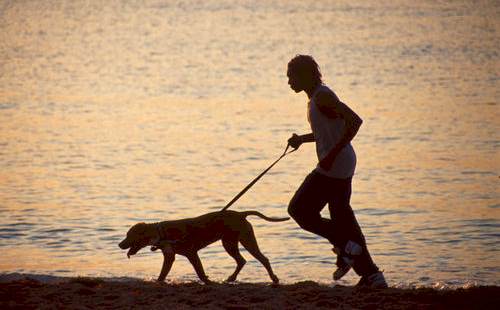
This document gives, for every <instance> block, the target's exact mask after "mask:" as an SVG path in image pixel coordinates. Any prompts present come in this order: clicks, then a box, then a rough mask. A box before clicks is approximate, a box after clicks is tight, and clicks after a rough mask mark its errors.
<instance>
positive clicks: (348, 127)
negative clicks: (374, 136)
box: [316, 92, 363, 170]
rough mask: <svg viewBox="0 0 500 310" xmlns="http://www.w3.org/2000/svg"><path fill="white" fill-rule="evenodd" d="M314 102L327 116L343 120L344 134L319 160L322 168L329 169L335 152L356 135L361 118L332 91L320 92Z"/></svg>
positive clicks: (335, 155) (361, 121) (335, 154)
mask: <svg viewBox="0 0 500 310" xmlns="http://www.w3.org/2000/svg"><path fill="white" fill-rule="evenodd" d="M316 102H317V105H318V108H319V110H320V111H321V112H322V113H324V114H325V115H327V116H328V117H332V118H333V117H340V118H342V119H343V120H344V121H345V132H344V135H343V136H342V138H341V139H340V141H339V142H338V143H337V145H335V146H334V147H333V149H332V150H331V151H330V153H328V155H327V156H326V157H325V158H324V159H322V160H321V162H320V166H321V167H322V168H323V169H326V170H329V169H330V167H331V166H332V164H333V161H334V160H335V157H337V154H338V153H339V152H340V151H341V150H342V149H343V148H344V147H345V146H346V145H347V144H348V143H349V142H351V140H352V139H353V138H354V137H355V136H356V134H357V133H358V130H359V127H361V124H362V123H363V120H362V119H361V118H360V117H359V116H358V115H357V114H356V113H355V112H354V111H353V110H351V109H350V108H349V107H348V106H347V105H346V104H345V103H343V102H341V101H340V100H339V99H338V97H337V96H336V95H335V94H334V93H330V92H321V93H319V94H318V95H317V97H316Z"/></svg>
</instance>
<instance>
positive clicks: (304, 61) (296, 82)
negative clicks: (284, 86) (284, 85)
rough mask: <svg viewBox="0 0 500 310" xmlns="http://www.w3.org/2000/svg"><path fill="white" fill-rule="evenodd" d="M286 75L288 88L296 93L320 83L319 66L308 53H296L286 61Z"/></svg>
mask: <svg viewBox="0 0 500 310" xmlns="http://www.w3.org/2000/svg"><path fill="white" fill-rule="evenodd" d="M286 75H287V76H288V84H289V85H290V88H292V89H293V90H294V91H295V92H297V93H298V92H301V91H303V90H307V89H312V88H314V87H315V86H316V85H318V84H321V83H322V80H321V72H320V70H319V66H318V64H317V63H316V61H315V60H314V58H312V56H309V55H297V56H295V57H294V58H292V60H290V62H288V69H287V72H286Z"/></svg>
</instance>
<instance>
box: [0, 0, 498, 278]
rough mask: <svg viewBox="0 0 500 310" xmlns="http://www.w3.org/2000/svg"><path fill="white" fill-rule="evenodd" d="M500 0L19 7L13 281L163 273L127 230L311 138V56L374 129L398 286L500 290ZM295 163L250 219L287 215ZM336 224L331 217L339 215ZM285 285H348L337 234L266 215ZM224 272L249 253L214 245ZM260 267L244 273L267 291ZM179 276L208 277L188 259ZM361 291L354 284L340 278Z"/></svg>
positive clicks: (223, 193) (8, 256)
mask: <svg viewBox="0 0 500 310" xmlns="http://www.w3.org/2000/svg"><path fill="white" fill-rule="evenodd" d="M499 17H500V6H499V4H498V2H496V1H440V2H438V3H435V2H434V1H419V2H418V3H414V2H413V1H395V2H394V1H377V2H373V1H320V3H318V2H313V1H286V2H282V3H272V2H271V1H259V2H257V3H254V2H253V1H227V2H226V1H204V2H197V1H193V2H190V1H179V2H177V1H146V2H145V3H143V2H129V1H110V2H106V4H104V3H101V2H97V1H71V2H70V1H68V2H59V1H33V2H17V1H1V2H0V42H2V43H1V44H0V167H1V172H0V248H1V251H2V255H1V256H0V272H2V273H10V272H26V273H41V274H50V275H99V276H111V277H122V276H132V277H145V278H149V277H156V276H157V274H158V272H159V270H160V264H161V255H159V254H157V253H149V252H147V251H143V252H141V253H142V254H140V255H138V256H137V257H133V259H131V260H127V259H126V256H125V253H123V251H121V250H120V249H118V247H117V243H118V242H119V240H121V239H122V238H123V237H124V235H125V233H126V231H127V229H128V227H129V226H130V225H132V224H134V223H135V222H138V221H146V222H152V221H160V220H168V219H180V218H185V217H191V216H196V215H199V214H202V213H205V212H209V211H213V210H218V209H219V208H221V207H222V206H223V205H224V204H225V203H226V202H228V201H229V200H230V199H231V198H232V197H233V196H234V195H235V194H236V193H238V192H239V191H240V189H241V188H243V187H244V186H245V185H246V184H247V183H248V182H249V181H250V180H252V179H253V178H254V177H255V176H256V175H257V174H259V173H260V172H261V171H262V170H263V169H264V168H265V167H267V166H268V165H269V164H270V163H271V162H272V161H274V160H275V159H276V158H277V157H278V156H279V155H280V154H281V152H282V151H283V148H284V146H285V142H286V139H287V138H288V137H289V136H290V135H291V133H292V132H300V133H302V132H306V131H308V124H307V121H306V116H305V109H306V97H305V95H303V94H300V95H296V94H295V93H293V92H292V91H291V90H290V89H289V88H288V85H287V80H286V76H285V73H286V72H285V69H286V64H287V62H288V60H289V59H290V58H291V57H292V56H294V55H295V54H297V53H309V54H312V55H314V56H315V58H316V59H317V60H318V62H319V63H320V65H321V67H322V71H323V75H324V78H325V81H326V82H327V83H328V84H329V85H331V86H332V88H333V89H334V90H335V91H336V92H337V94H338V95H339V97H340V98H341V99H342V100H343V101H345V102H347V103H348V104H349V105H350V106H351V107H352V108H353V109H354V110H356V111H357V112H358V114H359V115H361V117H362V118H363V119H364V124H363V127H362V128H361V130H360V132H359V133H358V136H357V137H356V139H355V140H354V142H353V144H354V146H355V148H356V150H357V154H358V167H357V172H356V176H355V179H354V185H353V186H354V192H353V197H352V205H353V208H354V210H355V212H356V214H357V216H358V219H359V222H360V223H361V225H362V227H363V229H364V232H365V235H366V237H367V240H368V244H369V247H370V250H371V252H372V255H373V257H374V260H375V261H376V263H377V264H378V265H379V267H380V268H381V269H384V270H385V274H386V277H387V279H388V281H389V282H390V284H391V285H402V286H408V285H409V286H413V285H415V286H419V285H425V286H429V285H436V286H440V285H458V286H461V285H468V284H494V285H500V277H499V271H500V263H499V259H498V255H499V253H498V252H499V249H500V248H499V246H498V244H499V241H500V238H499V237H500V211H499V207H500V195H499V193H500V191H499V168H500V167H499V162H500V157H499V146H500V139H499V135H498V132H500V117H499V108H498V105H499V102H498V98H500V91H499V90H500V87H499V86H500V85H499V70H498V68H499V58H500V57H499V52H498V50H499V41H500V40H499V39H500V38H499V31H500V22H499V21H500V18H499ZM315 164H316V163H315V153H314V148H313V146H312V145H305V146H303V147H302V148H301V149H300V151H298V152H295V153H293V154H292V155H290V156H289V157H286V158H285V159H283V161H282V162H280V163H279V164H278V165H277V166H276V167H275V168H273V170H271V172H270V173H268V175H266V176H265V177H264V178H263V179H262V180H261V181H260V182H259V183H257V184H256V185H255V186H254V188H252V189H251V190H250V191H249V192H248V193H247V194H246V195H245V196H243V198H241V200H239V201H238V202H237V204H235V205H234V206H233V207H232V208H233V209H234V210H259V211H261V212H263V213H265V214H266V215H269V216H284V215H286V207H287V204H288V201H289V200H290V198H291V196H292V195H293V193H294V191H295V189H296V188H297V187H298V185H299V184H300V182H301V181H302V179H303V178H304V177H305V175H306V174H307V173H308V172H309V171H310V170H311V169H313V167H314V165H315ZM326 215H327V214H326V213H325V216H326ZM250 221H251V222H252V223H253V225H254V228H255V230H256V234H257V238H258V241H259V244H260V247H261V249H262V251H263V252H264V253H265V254H266V255H267V256H268V257H269V258H270V260H271V263H272V265H273V267H274V269H275V271H276V273H277V275H278V276H279V277H280V278H281V279H282V280H283V281H285V282H295V281H300V280H315V281H320V282H327V283H328V282H330V281H331V272H332V271H333V269H334V265H333V262H334V259H333V256H332V253H331V250H330V247H329V245H328V243H327V242H325V241H324V240H322V239H320V238H318V237H316V236H314V235H312V234H309V233H307V232H305V231H303V230H301V229H300V228H298V226H297V225H296V224H295V223H294V222H293V221H288V222H284V223H269V222H264V221H262V220H260V219H258V218H250ZM200 254H201V257H202V261H203V263H204V265H205V269H206V271H207V273H208V274H209V275H210V276H211V278H213V279H216V280H222V279H224V278H225V277H226V276H227V275H229V274H230V273H231V272H232V270H233V268H234V262H233V260H232V259H231V258H230V257H229V256H228V255H227V254H226V253H225V252H224V250H223V248H222V246H221V245H220V244H214V245H212V246H209V247H207V248H205V249H204V250H202V251H201V253H200ZM243 255H244V256H245V257H246V258H247V259H248V261H249V262H248V264H247V266H246V267H245V268H244V269H243V271H242V273H241V274H240V277H239V279H240V280H242V281H253V282H262V281H267V280H268V278H267V275H266V273H265V270H264V268H262V266H260V264H259V263H258V262H257V261H256V260H254V259H253V258H252V259H251V257H250V255H249V254H248V253H246V252H245V251H243ZM169 277H170V278H173V279H180V280H186V279H188V280H189V279H196V276H195V275H194V272H193V271H192V267H191V266H190V265H189V263H188V262H187V260H185V259H182V258H181V259H178V260H177V261H176V263H175V265H174V267H173V270H172V272H171V275H170V276H169ZM356 281H357V277H356V276H355V275H354V273H352V272H351V273H350V274H348V276H346V277H345V279H344V280H342V281H341V282H340V283H341V284H349V285H350V284H353V283H355V282H356Z"/></svg>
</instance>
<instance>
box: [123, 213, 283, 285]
mask: <svg viewBox="0 0 500 310" xmlns="http://www.w3.org/2000/svg"><path fill="white" fill-rule="evenodd" d="M249 215H256V216H258V217H260V218H262V219H264V220H266V221H269V222H281V221H287V220H289V219H290V218H289V217H287V218H270V217H267V216H265V215H264V214H262V213H260V212H258V211H245V212H237V211H218V212H211V213H207V214H204V215H201V216H198V217H195V218H188V219H182V220H176V221H164V222H159V223H151V224H146V223H138V224H135V225H134V226H132V227H131V228H130V229H129V231H128V232H127V237H126V238H125V239H124V240H123V241H122V242H120V243H119V244H118V246H119V247H120V248H121V249H122V250H126V249H129V250H128V252H127V257H128V258H130V256H131V255H134V254H136V253H137V252H139V250H141V249H142V248H144V247H147V246H151V251H156V250H157V249H161V251H162V253H163V266H162V268H161V272H160V275H159V276H158V281H160V282H163V281H164V280H165V278H166V277H167V275H168V273H169V272H170V269H171V268H172V264H173V263H174V260H175V255H176V254H179V255H183V256H186V257H187V259H188V260H189V262H190V263H191V264H192V265H193V267H194V270H195V271H196V274H197V275H198V277H199V278H200V280H201V281H203V282H204V283H206V284H210V283H211V281H210V280H209V279H208V277H207V276H206V274H205V271H204V270H203V266H202V264H201V261H200V258H199V256H198V251H199V250H200V249H202V248H204V247H206V246H208V245H209V244H211V243H214V242H215V241H218V240H222V245H223V247H224V249H225V250H226V252H227V253H228V254H229V255H230V256H231V257H233V258H234V260H235V261H236V269H235V270H234V272H233V274H231V275H230V276H229V277H228V278H227V280H226V281H227V282H233V281H235V280H236V277H237V276H238V273H239V272H240V271H241V269H242V268H243V266H244V265H245V263H246V260H245V259H244V258H243V256H241V254H240V251H239V249H238V242H240V243H241V244H242V245H243V246H244V247H245V249H247V250H248V252H250V254H252V255H253V256H254V257H255V258H256V259H257V260H258V261H260V262H261V263H262V265H264V267H265V268H266V270H267V272H268V274H269V276H270V277H271V280H272V281H273V283H275V284H277V283H279V279H278V277H277V276H276V275H275V274H274V272H273V270H272V268H271V264H270V263H269V260H268V259H267V258H266V257H265V256H264V255H263V254H262V253H261V252H260V249H259V246H258V245H257V240H256V239H255V234H254V232H253V227H252V225H251V224H250V222H248V221H247V219H246V217H247V216H249Z"/></svg>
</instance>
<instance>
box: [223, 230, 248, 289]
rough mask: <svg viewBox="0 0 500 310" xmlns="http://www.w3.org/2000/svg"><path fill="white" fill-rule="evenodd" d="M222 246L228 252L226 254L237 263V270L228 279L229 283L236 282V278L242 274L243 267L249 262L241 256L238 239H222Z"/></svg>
mask: <svg viewBox="0 0 500 310" xmlns="http://www.w3.org/2000/svg"><path fill="white" fill-rule="evenodd" d="M222 246H223V247H224V249H225V250H226V252H227V253H228V254H229V255H231V257H232V258H234V260H235V261H236V269H235V270H234V272H233V274H232V275H230V276H229V277H228V278H227V280H226V281H227V282H233V281H236V277H237V276H238V274H239V273H240V271H241V269H242V268H243V266H245V263H246V262H247V261H246V260H245V259H244V258H243V256H241V254H240V250H239V249H238V239H237V238H226V239H222Z"/></svg>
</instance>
